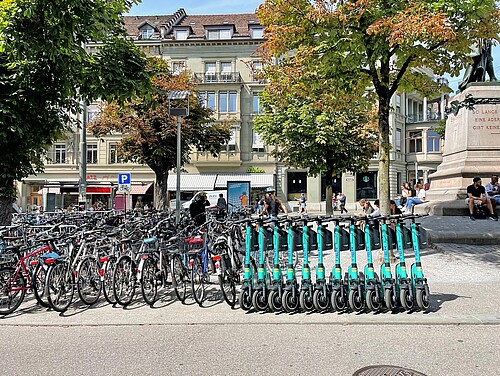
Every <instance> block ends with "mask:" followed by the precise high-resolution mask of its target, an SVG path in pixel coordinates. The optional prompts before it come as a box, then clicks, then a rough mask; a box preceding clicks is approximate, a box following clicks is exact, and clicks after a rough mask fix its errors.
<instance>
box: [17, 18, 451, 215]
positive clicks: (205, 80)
mask: <svg viewBox="0 0 500 376" xmlns="http://www.w3.org/2000/svg"><path fill="white" fill-rule="evenodd" d="M124 22H125V27H126V30H127V33H128V35H129V38H131V39H133V40H134V42H135V43H136V45H138V46H139V47H140V48H141V49H142V50H143V51H144V52H145V53H146V54H147V55H148V56H155V57H160V58H162V59H164V60H165V61H167V62H168V64H169V66H170V68H171V69H172V71H173V72H180V71H184V70H188V71H189V72H191V73H192V76H193V79H194V80H195V81H196V83H197V84H198V89H199V92H200V98H201V100H202V101H203V103H204V105H205V106H207V107H209V108H211V109H213V110H214V117H215V119H216V120H215V121H218V122H227V123H229V124H230V127H231V139H230V141H229V142H228V143H227V144H225V145H223V146H222V148H221V153H220V155H219V156H218V157H217V158H214V157H212V156H211V155H210V154H209V153H206V152H204V151H202V150H192V153H191V163H190V164H188V165H186V166H184V169H185V170H186V172H185V173H183V174H182V177H181V191H182V197H181V199H182V200H189V199H190V198H191V196H192V195H193V194H194V193H195V192H196V191H198V190H215V189H223V188H225V184H226V182H227V181H228V180H233V181H250V184H251V186H252V188H254V189H253V195H254V197H252V199H255V197H256V196H257V195H260V194H261V192H262V190H263V189H264V188H265V187H267V186H275V187H276V188H277V191H278V196H280V197H281V198H283V199H284V200H285V201H287V202H288V204H289V206H290V208H291V209H294V208H295V207H297V206H298V202H297V201H296V200H297V198H298V197H299V196H300V193H302V192H305V193H306V194H307V199H308V203H309V205H310V207H312V208H313V209H320V210H323V209H324V208H325V195H326V187H325V179H324V178H321V177H311V176H308V174H307V170H301V169H289V168H287V167H286V166H284V165H283V164H281V163H279V162H278V161H276V160H275V158H274V157H272V155H271V152H272V150H273V148H274V146H272V145H265V144H264V143H263V142H262V141H261V140H260V138H259V135H258V134H257V133H256V132H254V131H253V119H254V116H256V115H258V113H259V111H260V106H259V97H258V95H259V93H260V92H262V90H263V89H264V87H265V82H264V81H262V80H260V79H259V78H258V74H257V73H258V71H259V69H261V67H262V62H261V61H260V60H259V58H258V55H257V54H256V49H257V48H258V47H259V45H260V44H261V43H262V41H263V32H264V28H263V27H262V26H261V25H260V24H259V20H258V18H257V16H256V15H255V14H231V15H188V14H187V13H186V12H185V11H184V9H179V10H178V11H177V12H175V13H174V14H172V15H163V16H160V15H159V16H156V15H154V16H125V17H124ZM99 47H100V46H99V44H88V45H87V48H88V50H89V52H95V51H97V49H98V48H99ZM429 74H431V73H430V72H429ZM443 102H444V98H442V97H441V98H439V99H437V100H434V101H427V99H426V98H420V97H418V96H417V95H413V94H412V95H410V94H397V95H395V96H394V98H393V103H392V108H393V110H392V113H391V120H390V121H391V129H392V133H391V137H392V145H393V151H392V153H391V172H390V175H391V194H392V195H393V196H395V195H396V194H397V193H398V192H399V191H400V188H399V187H400V186H401V184H402V183H403V182H404V181H407V180H412V179H415V177H417V178H418V179H419V180H421V181H422V180H425V179H426V176H427V175H428V174H429V173H431V172H433V171H435V169H436V168H437V165H438V164H439V163H440V161H441V148H442V140H441V139H440V138H439V136H436V133H435V131H433V129H434V128H435V127H436V126H437V120H438V119H440V118H441V117H442V115H441V114H442V108H443V106H442V103H443ZM98 108H99V107H98V104H92V105H90V106H89V107H88V108H86V111H85V112H84V116H85V120H86V121H91V120H92V119H93V118H95V117H96V116H98ZM119 141H120V136H119V135H113V136H107V137H103V138H96V137H94V136H93V135H91V134H87V147H86V157H87V176H86V179H87V201H88V205H92V204H94V203H95V202H97V201H99V202H103V203H104V204H105V205H106V206H108V207H111V206H113V205H115V206H116V204H117V203H119V205H118V206H119V207H123V206H124V205H128V207H130V206H135V205H136V204H137V202H139V203H149V201H150V200H152V189H153V187H152V183H153V181H154V173H153V172H152V171H151V170H150V169H149V168H148V167H147V166H143V165H137V164H133V163H122V162H121V161H120V159H119V157H118V154H117V151H116V145H117V143H118V142H119ZM80 155H81V135H80V132H79V131H78V130H77V129H75V130H74V131H73V132H69V133H68V134H67V135H66V138H64V139H61V140H59V141H58V142H57V143H55V145H54V146H53V147H52V148H51V150H50V151H49V153H48V156H47V161H46V164H45V172H44V173H41V174H38V175H36V176H31V177H29V178H28V179H26V180H25V181H24V182H23V183H22V184H20V185H19V190H20V192H19V193H20V195H19V197H20V204H21V205H22V206H23V208H25V207H26V208H29V207H30V206H33V205H39V206H43V208H44V209H45V210H49V211H50V210H53V209H55V208H56V207H67V206H68V205H69V204H72V203H76V202H77V201H78V181H79V165H80V159H81V158H80ZM377 169H378V164H377V161H376V159H373V160H372V162H371V163H370V167H369V170H368V172H366V173H363V174H349V173H347V174H344V175H343V176H340V177H338V178H337V179H335V183H334V184H335V185H334V192H343V193H345V194H346V195H347V198H348V207H349V204H350V205H351V206H352V205H354V202H355V201H357V200H358V199H360V198H369V199H375V198H376V197H377V191H378V187H377ZM415 171H417V174H415ZM124 172H129V173H131V175H132V191H131V192H130V195H127V196H121V195H120V194H117V192H116V188H117V175H118V174H119V173H124ZM168 186H169V190H171V191H172V192H174V191H175V190H176V181H175V173H174V172H171V173H170V175H169V182H168Z"/></svg>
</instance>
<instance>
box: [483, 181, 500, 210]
mask: <svg viewBox="0 0 500 376" xmlns="http://www.w3.org/2000/svg"><path fill="white" fill-rule="evenodd" d="M484 189H485V190H486V197H488V198H489V199H490V201H491V206H492V207H493V211H495V208H496V207H497V205H499V204H500V184H499V183H498V175H491V181H490V182H489V183H488V184H486V185H485V186H484Z"/></svg>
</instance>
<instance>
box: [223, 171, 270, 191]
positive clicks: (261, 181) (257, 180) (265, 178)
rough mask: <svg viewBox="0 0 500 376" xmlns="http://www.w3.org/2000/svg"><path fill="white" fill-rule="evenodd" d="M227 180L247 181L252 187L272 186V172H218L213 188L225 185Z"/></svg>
mask: <svg viewBox="0 0 500 376" xmlns="http://www.w3.org/2000/svg"><path fill="white" fill-rule="evenodd" d="M228 181H249V182H250V187H252V188H264V187H272V186H274V175H273V174H218V175H217V181H216V182H215V189H221V188H226V187H227V182H228Z"/></svg>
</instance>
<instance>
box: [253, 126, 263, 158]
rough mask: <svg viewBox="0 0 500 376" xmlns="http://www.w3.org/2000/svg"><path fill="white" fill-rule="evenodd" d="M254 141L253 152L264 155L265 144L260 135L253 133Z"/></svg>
mask: <svg viewBox="0 0 500 376" xmlns="http://www.w3.org/2000/svg"><path fill="white" fill-rule="evenodd" d="M252 133H253V140H252V150H253V151H255V152H258V153H263V152H264V142H262V139H261V138H260V135H259V134H258V133H257V132H255V131H253V132H252Z"/></svg>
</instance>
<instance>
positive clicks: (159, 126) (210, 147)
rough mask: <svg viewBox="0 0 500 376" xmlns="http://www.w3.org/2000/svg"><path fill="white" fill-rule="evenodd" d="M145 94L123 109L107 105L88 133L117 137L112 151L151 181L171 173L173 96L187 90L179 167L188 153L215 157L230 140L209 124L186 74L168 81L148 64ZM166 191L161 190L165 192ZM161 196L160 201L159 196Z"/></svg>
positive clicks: (155, 64)
mask: <svg viewBox="0 0 500 376" xmlns="http://www.w3.org/2000/svg"><path fill="white" fill-rule="evenodd" d="M148 70H149V71H150V75H151V85H150V90H149V92H148V93H146V94H145V95H144V96H142V97H140V98H137V99H136V100H133V101H129V102H126V103H123V104H118V103H109V104H107V105H106V106H105V107H104V108H103V111H102V113H101V115H100V116H99V118H98V119H96V120H95V121H93V122H92V123H91V124H89V130H90V131H91V132H93V133H94V135H96V136H98V137H102V136H104V135H106V134H111V133H120V134H122V135H123V138H122V140H121V142H120V143H119V145H118V149H119V153H120V154H121V157H122V158H123V159H124V160H126V161H133V162H137V163H143V164H146V165H148V166H149V167H150V168H151V169H152V170H153V171H154V172H155V173H156V175H157V177H158V176H159V175H162V176H163V175H165V174H168V171H169V170H171V169H173V168H175V167H176V155H177V120H176V118H175V117H174V116H170V114H169V102H168V98H167V95H168V93H169V92H170V91H173V90H189V91H190V92H191V95H190V103H189V116H188V117H186V118H183V119H182V126H181V132H182V137H181V141H182V147H181V150H182V153H181V156H182V164H185V163H188V162H189V156H190V152H191V148H192V147H196V148H198V149H202V150H205V151H207V152H209V153H211V154H212V155H213V156H216V155H218V154H219V152H220V147H221V145H222V144H224V143H225V142H227V141H228V140H229V138H230V133H229V128H228V126H227V125H226V124H220V123H215V122H213V119H212V117H211V115H212V112H211V110H209V109H207V108H204V107H203V106H202V104H201V103H200V101H199V98H198V95H197V94H198V93H197V90H196V87H195V86H194V85H193V84H192V83H190V82H189V76H188V74H187V73H186V74H184V75H172V74H171V73H170V72H169V70H168V68H167V65H166V63H165V61H163V60H161V59H149V61H148ZM171 105H172V106H173V107H187V105H188V104H187V101H175V102H173V103H171ZM165 188H166V187H165ZM165 196H166V195H165Z"/></svg>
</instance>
